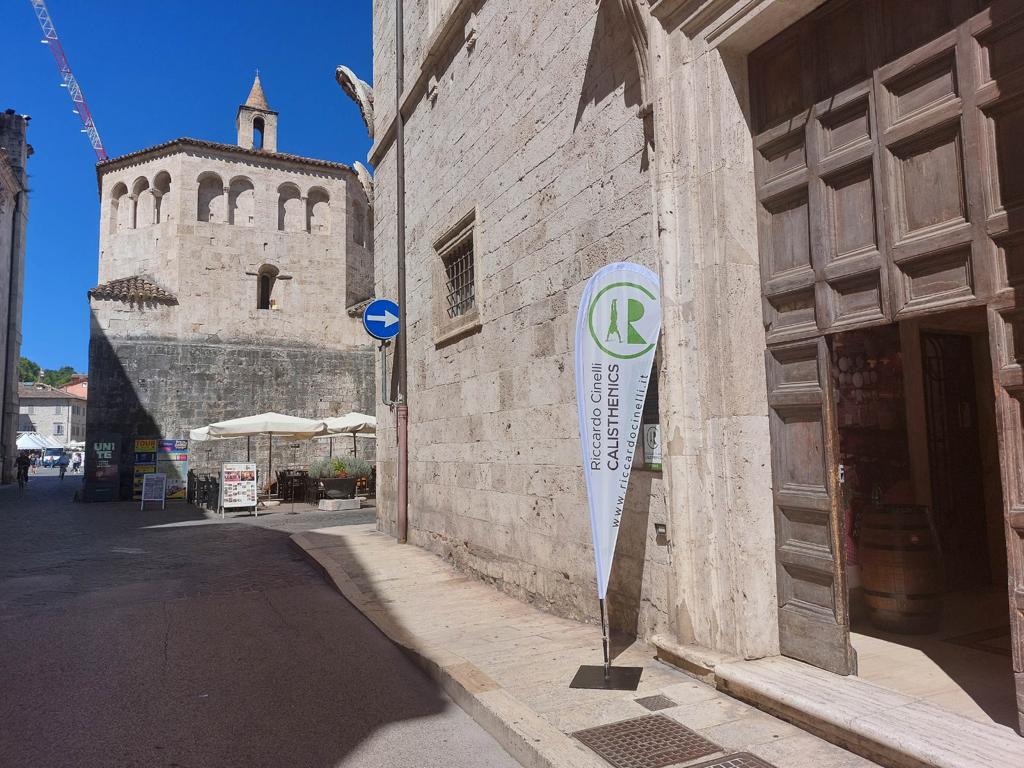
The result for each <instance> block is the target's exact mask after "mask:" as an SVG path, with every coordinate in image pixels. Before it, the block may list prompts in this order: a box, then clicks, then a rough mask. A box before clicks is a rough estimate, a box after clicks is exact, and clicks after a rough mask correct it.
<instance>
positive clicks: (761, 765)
mask: <svg viewBox="0 0 1024 768" xmlns="http://www.w3.org/2000/svg"><path fill="white" fill-rule="evenodd" d="M690 768H775V766H773V765H772V764H771V763H766V762H765V761H764V760H762V759H761V758H760V757H755V756H754V755H752V754H750V753H749V752H736V753H734V754H732V755H726V756H725V757H716V758H715V759H714V760H708V761H707V762H706V763H698V764H697V765H691V766H690Z"/></svg>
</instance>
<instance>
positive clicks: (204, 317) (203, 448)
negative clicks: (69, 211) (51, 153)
mask: <svg viewBox="0 0 1024 768" xmlns="http://www.w3.org/2000/svg"><path fill="white" fill-rule="evenodd" d="M277 122H278V113H277V112H275V111H273V110H272V109H271V108H270V106H269V105H268V103H267V100H266V96H265V95H264V93H263V88H262V86H261V84H260V81H259V78H258V77H257V78H256V81H255V82H254V83H253V86H252V91H251V92H250V94H249V98H248V99H247V100H246V102H245V104H243V105H242V106H240V107H239V108H238V112H237V118H236V125H237V129H238V143H237V145H232V144H219V143H216V142H211V141H200V140H197V139H175V140H174V141H169V142H167V143H165V144H161V145H159V146H155V147H150V148H148V149H143V150H141V151H138V152H133V153H131V154H129V155H125V156H123V157H117V158H112V159H111V160H108V161H106V162H103V163H100V164H99V166H98V167H97V175H98V178H99V186H100V203H101V204H100V211H101V213H100V257H99V285H97V286H96V287H95V288H93V289H92V290H90V291H89V305H90V308H91V310H92V334H91V340H90V344H89V387H88V397H89V422H88V434H89V439H90V440H92V439H93V436H97V437H100V436H104V437H110V436H116V438H117V439H119V440H120V441H121V442H120V461H119V466H120V482H121V486H120V488H121V495H122V497H125V498H127V497H128V496H129V495H130V493H131V489H132V463H133V459H134V456H133V449H132V447H133V441H134V440H136V439H140V438H141V439H149V438H161V439H168V440H170V439H182V438H187V437H188V435H189V430H190V429H191V428H194V427H199V426H203V425H205V424H208V423H210V422H213V421H220V420H223V419H229V418H235V417H239V416H247V415H251V414H254V413H259V412H262V411H270V410H273V411H279V412H284V413H290V414H295V415H301V416H309V417H317V416H333V415H340V414H342V413H346V412H348V411H353V410H357V411H368V410H372V408H373V402H374V386H373V360H374V352H373V347H372V346H370V344H369V343H368V341H369V338H368V337H367V335H366V333H365V332H364V331H363V329H362V327H361V324H360V322H359V320H358V319H357V318H356V317H355V316H354V314H353V315H350V314H349V313H347V312H346V307H351V306H353V305H356V304H359V303H360V302H362V301H365V300H366V299H367V298H369V297H370V296H372V294H373V250H372V249H373V243H372V239H371V231H370V226H369V224H368V221H369V219H368V216H369V201H368V198H367V192H366V188H368V187H369V184H370V181H369V176H368V174H365V173H364V172H362V171H360V173H357V172H356V170H353V169H352V168H350V167H349V166H347V165H343V164H341V163H336V162H329V161H326V160H316V159H311V158H304V157H297V156H295V155H289V154H284V153H281V152H279V151H278V149H277ZM364 184H365V185H366V187H365V188H364ZM252 449H253V454H252V455H253V458H254V459H255V458H257V457H258V458H259V461H260V462H266V456H267V447H266V443H265V442H264V441H263V440H255V439H254V440H253V444H252ZM274 450H275V451H279V452H280V455H276V456H275V457H274V465H275V466H276V467H284V466H287V465H288V464H291V463H297V464H305V463H307V462H308V460H309V459H310V458H312V456H313V455H316V454H320V453H323V455H326V454H327V452H328V450H329V446H328V445H326V444H325V443H324V442H322V441H318V442H306V443H302V444H301V445H300V447H299V448H296V449H293V448H291V447H290V444H289V443H288V442H287V441H284V440H280V441H276V442H275V444H274ZM245 456H246V446H245V441H241V443H239V442H238V441H228V442H220V443H205V444H196V445H193V446H192V451H191V466H192V468H194V469H197V470H200V471H216V469H217V467H218V464H219V463H220V462H221V461H225V460H232V459H234V460H238V459H239V458H241V459H244V458H245ZM261 466H262V465H261ZM90 487H92V486H90V474H89V467H88V466H87V467H86V496H87V497H91V496H92V494H91V491H90Z"/></svg>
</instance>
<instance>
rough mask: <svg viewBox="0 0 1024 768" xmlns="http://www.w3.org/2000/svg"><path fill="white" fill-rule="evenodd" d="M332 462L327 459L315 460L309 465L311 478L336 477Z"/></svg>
mask: <svg viewBox="0 0 1024 768" xmlns="http://www.w3.org/2000/svg"><path fill="white" fill-rule="evenodd" d="M331 464H332V461H331V459H328V458H326V457H324V458H320V459H314V460H313V461H311V462H310V463H309V476H310V477H314V478H321V477H334V469H333V468H332V466H331Z"/></svg>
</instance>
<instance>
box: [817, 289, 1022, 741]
mask: <svg viewBox="0 0 1024 768" xmlns="http://www.w3.org/2000/svg"><path fill="white" fill-rule="evenodd" d="M830 354H831V363H832V365H831V371H832V376H831V379H832V386H833V392H834V395H833V402H834V408H835V425H836V435H837V439H838V461H839V478H840V491H839V504H840V509H841V515H842V519H843V520H844V526H843V527H844V549H845V556H846V557H845V560H846V563H847V586H848V590H849V602H850V611H851V642H852V644H853V647H854V649H855V650H856V651H857V658H858V674H859V675H860V676H861V677H862V678H865V679H867V680H870V681H872V682H876V683H878V684H880V685H884V686H886V687H888V688H892V689H894V690H897V691H899V692H902V693H906V694H908V695H911V696H914V697H915V698H919V699H921V700H924V701H928V702H930V703H934V704H937V705H939V706H943V707H944V708H946V709H951V710H953V711H955V712H957V713H958V714H963V715H965V716H968V717H973V718H976V719H980V720H989V721H994V722H999V723H1002V724H1005V725H1009V726H1015V725H1016V722H1017V710H1016V704H1015V698H1014V687H1013V676H1012V666H1011V656H1010V624H1009V617H1008V614H1007V610H1006V586H1005V585H1006V556H1005V552H1006V549H1005V547H1006V542H1005V534H1004V526H1003V508H1002V488H1001V482H1000V475H999V448H998V438H997V433H996V423H995V402H994V394H993V392H994V390H993V386H992V374H991V371H992V364H991V361H990V359H989V339H988V328H987V323H986V313H985V310H984V308H976V309H971V310H962V311H958V312H949V313H944V314H942V315H936V316H932V317H930V318H922V319H917V320H907V321H903V322H901V323H898V324H892V325H886V326H881V327H876V328H870V329H864V330H856V331H848V332H844V333H839V334H835V335H834V336H833V337H831V338H830Z"/></svg>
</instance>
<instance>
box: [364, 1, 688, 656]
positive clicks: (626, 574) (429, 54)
mask: <svg viewBox="0 0 1024 768" xmlns="http://www.w3.org/2000/svg"><path fill="white" fill-rule="evenodd" d="M391 5H392V4H389V3H376V4H375V12H376V15H375V36H376V38H375V52H376V56H377V59H378V64H380V65H381V68H380V69H377V70H376V83H375V85H378V86H379V88H378V90H377V91H376V93H377V94H378V97H377V99H376V103H377V104H380V105H383V109H384V110H387V112H388V113H390V112H392V111H393V108H392V107H391V105H392V103H393V95H392V97H390V99H389V98H388V97H387V96H386V94H388V93H391V94H393V93H394V82H393V69H390V66H391V65H390V64H388V61H389V57H390V56H391V54H392V53H393V51H394V47H393V45H394V44H393V40H394V38H393V17H392V16H391V14H392V13H393V9H392V7H391ZM470 5H472V6H473V8H472V11H475V16H474V17H473V18H470V14H469V13H468V12H467V13H466V17H465V18H464V19H462V20H458V21H455V22H452V23H454V27H453V28H454V29H455V32H454V33H453V34H452V35H450V38H451V39H450V40H449V41H448V42H445V41H444V40H442V39H441V37H443V35H442V30H443V29H446V28H448V27H450V26H451V23H449V21H448V20H447V18H446V17H445V18H441V19H431V18H429V14H428V13H427V11H428V8H427V4H426V3H415V4H414V3H407V4H406V19H405V20H406V62H407V66H408V67H409V70H408V71H407V72H406V87H407V88H409V89H410V91H411V93H413V94H414V95H413V96H411V97H410V98H411V99H412V100H413V103H414V106H413V107H412V109H411V111H410V114H409V115H408V119H407V127H406V134H405V135H406V183H407V193H408V202H407V226H408V236H407V242H408V244H409V253H408V256H407V259H406V264H407V269H408V276H407V281H408V286H409V289H408V297H407V306H406V311H407V318H408V324H407V328H408V334H409V336H408V350H409V398H410V399H409V406H410V426H409V437H410V449H409V454H410V456H409V499H410V510H409V520H410V533H409V535H410V540H411V541H412V542H413V543H415V544H418V545H421V546H424V547H427V548H429V549H430V550H432V551H434V552H436V553H438V554H440V555H442V556H444V557H445V558H447V559H448V560H449V561H450V562H452V563H454V564H455V565H457V566H458V567H459V568H461V569H462V570H464V571H466V572H468V573H471V574H473V575H475V576H477V577H478V578H480V579H482V580H485V581H487V582H490V583H492V584H493V585H495V586H496V587H497V588H499V589H501V590H503V591H505V592H507V593H509V594H511V595H514V596H516V597H518V598H520V599H522V600H525V601H528V602H530V603H533V604H535V605H538V606H541V607H543V608H545V609H547V610H550V611H552V612H555V613H558V614H561V615H564V616H569V617H573V618H587V619H591V620H594V619H596V618H597V599H596V592H595V575H594V561H593V554H592V549H591V537H590V529H589V523H588V517H587V507H586V495H585V490H584V486H583V476H582V472H581V469H580V461H581V458H580V447H579V440H578V437H577V435H578V432H577V425H576V405H575V387H574V379H573V357H572V334H573V324H574V320H575V316H576V308H577V305H578V302H579V297H580V294H581V292H582V290H583V285H584V283H585V281H586V279H587V278H588V277H589V276H590V275H591V274H592V273H593V272H594V271H595V270H596V269H597V268H599V267H601V266H603V265H605V264H607V263H609V262H612V261H619V260H627V261H633V262H636V263H640V264H643V265H645V266H648V267H654V266H655V264H656V258H655V244H654V241H653V234H654V231H655V222H654V218H653V216H652V212H651V193H650V180H649V175H648V162H649V152H650V147H649V146H648V144H647V143H646V141H645V130H644V121H643V120H642V119H641V118H639V117H638V109H639V108H640V107H641V106H642V105H641V103H640V82H639V73H638V71H637V66H636V62H635V59H634V56H633V52H632V49H631V44H630V39H629V34H628V32H627V31H626V25H625V24H624V23H623V20H622V18H621V11H620V10H619V8H618V6H617V4H616V3H606V2H605V3H600V4H597V5H595V4H594V3H593V2H589V1H588V0H567V1H566V2H559V3H551V2H548V0H525V1H523V0H516V1H515V2H513V1H512V0H488V2H485V3H471V4H470ZM466 6H467V4H466V3H465V2H455V3H449V4H445V6H444V7H445V8H446V9H447V11H446V12H448V13H461V12H462V10H466ZM460 9H462V10H460ZM442 16H443V15H442ZM463 26H465V27H466V28H467V29H469V28H470V26H472V28H473V29H474V30H476V31H475V35H476V40H477V42H476V43H475V45H470V44H467V43H466V38H467V35H463V34H459V31H461V30H462V29H463ZM382 51H386V53H385V54H384V55H382V53H381V52H382ZM425 61H426V62H427V63H426V64H425V65H423V66H426V67H427V68H430V69H431V72H430V76H429V77H427V76H426V75H422V76H421V69H420V65H421V64H422V63H423V62H425ZM418 79H420V80H423V81H424V83H425V86H424V89H423V91H422V93H418V95H416V94H417V92H416V90H415V88H414V87H413V85H412V84H413V83H414V82H417V80H418ZM382 94H384V95H382ZM382 118H383V122H382V124H381V125H386V124H387V122H388V120H389V116H388V115H387V114H384V115H382ZM375 121H376V118H375ZM378 127H380V126H378ZM376 135H377V136H378V137H381V136H383V135H384V129H383V127H380V130H378V131H377V133H376ZM374 152H375V158H376V159H378V160H379V162H378V163H377V175H376V184H375V189H376V191H377V195H376V199H375V212H376V223H375V226H376V231H375V243H376V244H377V246H378V252H379V253H384V254H392V253H394V232H395V218H394V214H395V198H394V189H395V177H394V173H395V162H394V158H395V152H394V147H393V146H392V147H381V148H375V150H374ZM471 212H475V216H474V220H473V227H474V234H473V244H474V250H475V254H474V256H475V270H476V272H475V307H474V308H475V310H476V311H477V312H478V315H479V327H478V328H476V329H472V328H471V329H470V332H468V333H464V334H463V335H462V336H461V337H456V338H451V337H446V336H445V333H444V328H445V325H446V322H445V319H444V318H445V313H446V306H445V304H444V301H445V295H446V292H447V291H446V289H445V279H444V272H443V268H442V267H441V266H440V265H441V256H439V254H438V253H437V251H436V250H435V248H434V244H435V243H437V242H438V241H439V239H442V238H444V237H445V236H446V234H447V233H449V232H451V231H452V229H453V228H454V227H456V226H457V225H458V224H459V223H460V222H462V221H465V220H466V218H467V215H468V214H470V213H471ZM376 279H377V280H376V281H377V295H378V296H385V295H392V294H393V293H394V292H395V267H394V259H393V258H390V257H385V258H381V259H378V260H377V271H376ZM439 329H440V330H439ZM378 422H379V424H380V435H379V438H380V439H379V441H378V457H379V459H380V464H379V472H380V483H379V484H378V489H379V490H378V499H379V506H378V510H379V523H380V527H381V528H382V529H383V530H387V531H391V530H392V529H393V525H394V513H395V507H394V490H393V489H394V487H395V470H394V468H395V463H394V460H395V449H394V442H395V441H394V433H393V423H394V421H393V417H392V416H391V415H390V413H389V412H388V411H387V410H386V409H383V408H380V409H379V410H378ZM665 517H666V507H665V487H664V484H663V482H662V477H661V474H660V473H657V472H643V471H636V472H635V473H634V476H633V480H632V482H631V484H630V491H629V496H628V499H627V506H626V510H625V513H624V515H623V523H622V526H623V527H622V530H621V534H620V539H619V545H618V551H617V555H616V564H615V567H614V569H613V575H612V584H611V589H610V601H609V605H610V609H611V618H612V623H613V625H614V626H616V627H619V628H621V629H625V630H628V631H632V632H637V633H639V634H641V635H643V636H649V635H650V634H652V633H654V632H656V631H659V628H663V626H662V625H663V624H664V621H665V617H666V616H667V611H668V606H667V592H668V590H667V586H666V584H667V576H666V574H667V570H668V558H669V555H668V551H667V548H666V547H665V546H664V545H663V544H658V543H657V541H656V539H655V537H654V535H653V531H654V524H655V523H663V522H664V521H665Z"/></svg>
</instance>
